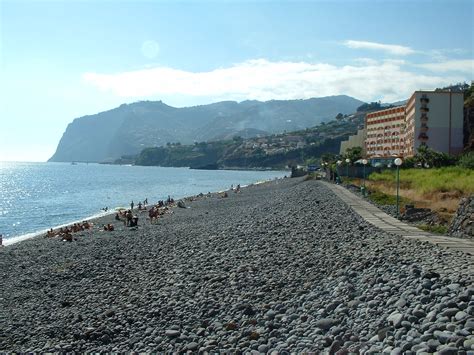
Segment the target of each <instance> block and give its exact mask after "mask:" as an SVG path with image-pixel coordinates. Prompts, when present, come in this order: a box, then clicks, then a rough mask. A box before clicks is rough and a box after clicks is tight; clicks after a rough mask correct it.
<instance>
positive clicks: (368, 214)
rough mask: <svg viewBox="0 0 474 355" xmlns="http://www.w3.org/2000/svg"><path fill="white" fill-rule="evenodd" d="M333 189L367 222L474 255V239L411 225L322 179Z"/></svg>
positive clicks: (385, 229)
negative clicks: (448, 235) (424, 229)
mask: <svg viewBox="0 0 474 355" xmlns="http://www.w3.org/2000/svg"><path fill="white" fill-rule="evenodd" d="M321 183H322V184H324V185H325V186H327V187H328V188H329V189H330V190H331V191H333V192H334V193H335V194H336V195H337V196H338V197H339V198H340V199H341V200H343V201H344V202H345V203H347V204H348V205H349V206H350V207H351V208H352V209H353V210H354V211H355V212H356V213H357V214H359V215H360V216H361V217H362V218H364V219H365V220H366V221H367V222H369V223H371V224H373V225H374V226H376V227H377V228H380V229H381V230H383V231H385V232H389V233H393V234H398V235H400V236H402V237H403V238H406V239H417V240H421V241H423V242H430V243H433V244H436V245H440V246H442V247H445V248H449V249H451V250H456V251H461V252H463V253H466V254H468V255H471V256H474V241H471V240H468V239H461V238H453V237H446V236H443V235H434V234H431V233H428V232H425V231H423V230H421V229H418V228H416V227H414V226H410V225H408V224H406V223H403V222H401V221H399V220H398V219H396V218H394V217H392V216H390V215H388V214H387V213H385V212H383V211H382V210H380V209H379V208H377V207H376V206H374V205H373V204H371V203H369V202H367V201H366V200H364V199H363V198H361V197H359V196H357V195H355V194H353V193H352V192H350V191H349V190H347V189H346V188H344V187H342V186H340V185H335V184H332V183H329V182H327V181H321Z"/></svg>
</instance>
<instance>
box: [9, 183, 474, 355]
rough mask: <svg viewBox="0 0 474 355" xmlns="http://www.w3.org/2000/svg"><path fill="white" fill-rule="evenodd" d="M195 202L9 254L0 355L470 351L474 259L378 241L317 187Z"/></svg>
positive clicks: (260, 188)
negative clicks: (153, 220) (132, 223)
mask: <svg viewBox="0 0 474 355" xmlns="http://www.w3.org/2000/svg"><path fill="white" fill-rule="evenodd" d="M185 205H186V207H188V208H175V209H174V210H173V212H174V213H172V214H169V215H165V216H164V217H163V218H161V219H160V220H159V222H158V223H157V224H153V225H151V224H150V223H149V222H145V218H141V219H140V222H139V227H138V228H127V227H124V226H123V225H122V224H121V223H119V222H116V221H114V220H113V217H112V216H108V217H104V218H103V219H101V220H98V221H96V226H97V225H102V224H106V223H114V224H115V227H116V228H115V231H113V232H105V231H98V230H97V227H96V228H95V230H94V231H90V232H82V233H78V234H76V235H75V237H76V239H77V240H75V241H73V242H61V241H59V240H57V239H43V238H38V239H34V240H28V241H24V242H21V243H18V244H15V245H12V246H9V247H6V248H2V249H1V250H0V280H1V284H0V351H1V352H13V351H15V352H33V351H35V352H64V351H66V352H72V351H77V352H79V351H94V352H105V351H114V352H118V351H137V352H138V351H140V352H171V351H173V352H187V351H191V352H196V353H197V352H223V353H224V352H228V353H236V352H238V353H269V352H279V353H286V352H323V351H326V352H329V353H337V354H347V353H382V352H383V353H387V354H390V353H391V354H401V353H407V354H410V353H411V354H415V353H434V352H437V353H438V354H463V353H468V352H472V351H474V282H473V281H474V264H473V260H472V258H470V257H468V256H466V255H464V254H462V253H458V252H453V251H449V250H446V249H442V248H441V247H438V246H435V245H431V244H427V243H421V242H415V241H408V240H404V239H401V238H399V237H397V236H394V235H390V234H387V233H384V232H381V231H379V230H377V229H376V228H374V227H372V226H371V225H370V224H368V223H366V222H365V221H364V220H362V219H361V218H360V217H359V216H358V215H356V214H354V213H353V212H352V211H351V209H350V208H349V207H348V206H347V205H345V204H344V203H343V202H342V201H340V200H339V199H338V198H337V197H336V196H335V195H334V194H333V193H332V192H331V191H329V190H328V189H327V188H326V187H324V186H323V185H321V184H320V183H319V182H318V181H315V180H311V181H303V179H300V178H298V179H282V180H276V181H274V182H271V183H265V184H261V185H254V186H250V187H248V188H245V189H242V191H241V193H238V194H237V193H229V197H228V198H220V197H218V195H215V194H213V195H212V196H210V197H202V198H200V199H197V200H195V201H192V202H190V201H186V202H185ZM143 217H144V215H143Z"/></svg>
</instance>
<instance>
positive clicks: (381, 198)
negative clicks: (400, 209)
mask: <svg viewBox="0 0 474 355" xmlns="http://www.w3.org/2000/svg"><path fill="white" fill-rule="evenodd" d="M368 198H369V199H370V200H372V201H373V202H375V203H377V204H379V205H396V204H397V196H396V195H388V194H385V193H383V192H381V191H377V190H374V191H371V192H370V194H369V196H368ZM411 203H412V201H410V200H409V199H407V198H405V197H400V206H402V205H406V204H411Z"/></svg>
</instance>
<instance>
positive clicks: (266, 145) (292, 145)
mask: <svg viewBox="0 0 474 355" xmlns="http://www.w3.org/2000/svg"><path fill="white" fill-rule="evenodd" d="M362 118H363V115H360V119H362ZM360 122H361V121H360V120H359V118H357V119H354V120H352V121H344V120H334V121H331V122H328V123H326V124H324V125H319V126H316V127H313V128H308V129H305V130H301V131H296V132H289V133H283V134H274V135H270V136H266V137H255V138H248V139H243V138H241V137H239V136H234V137H232V139H227V140H218V141H210V142H201V143H195V144H194V145H181V144H178V143H175V144H171V143H168V144H167V145H166V146H162V147H154V148H146V149H144V150H142V152H141V153H140V154H139V155H138V158H137V159H136V162H135V164H137V165H159V166H176V167H179V166H190V167H194V168H201V167H207V168H210V167H211V166H212V167H213V168H214V169H215V168H273V169H281V168H286V167H287V166H296V165H300V164H305V163H308V162H309V163H311V164H316V163H317V161H318V160H317V159H318V158H319V157H320V156H321V155H323V154H325V153H329V155H331V156H335V154H336V153H337V152H338V150H339V146H340V142H341V141H342V140H345V139H347V137H348V136H349V135H351V134H354V132H355V131H356V130H357V128H358V125H359V124H360Z"/></svg>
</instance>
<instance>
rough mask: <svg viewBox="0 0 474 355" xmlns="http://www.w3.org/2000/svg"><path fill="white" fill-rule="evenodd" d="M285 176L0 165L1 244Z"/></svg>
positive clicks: (53, 164) (260, 173)
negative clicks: (118, 211) (107, 214)
mask: <svg viewBox="0 0 474 355" xmlns="http://www.w3.org/2000/svg"><path fill="white" fill-rule="evenodd" d="M286 174H287V172H284V171H232V170H191V169H187V168H161V167H144V166H119V165H101V164H82V163H78V164H77V165H72V164H70V163H14V162H0V234H3V241H4V244H5V245H6V244H10V243H12V242H14V241H18V240H22V239H26V238H28V237H31V236H33V235H35V234H37V233H38V232H43V231H45V230H46V229H49V228H51V227H56V226H60V225H64V224H67V223H70V222H73V221H79V220H83V219H87V218H91V217H93V216H99V215H101V214H103V212H102V211H101V209H102V208H104V207H108V208H109V211H110V210H113V209H115V208H116V207H122V206H123V207H128V206H129V205H130V202H131V201H132V200H133V201H134V203H135V205H136V204H137V203H138V202H139V201H143V200H144V199H145V198H148V202H149V203H153V202H156V201H158V200H163V199H166V198H167V197H168V195H171V196H172V197H173V198H182V197H185V196H191V195H196V194H198V193H200V192H202V193H207V192H208V191H211V192H214V191H221V190H224V189H228V188H229V187H230V185H231V184H233V185H234V186H235V185H237V184H241V185H247V184H250V183H254V182H257V181H262V180H268V179H273V178H275V177H283V176H284V175H286Z"/></svg>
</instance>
